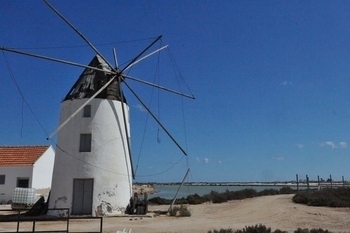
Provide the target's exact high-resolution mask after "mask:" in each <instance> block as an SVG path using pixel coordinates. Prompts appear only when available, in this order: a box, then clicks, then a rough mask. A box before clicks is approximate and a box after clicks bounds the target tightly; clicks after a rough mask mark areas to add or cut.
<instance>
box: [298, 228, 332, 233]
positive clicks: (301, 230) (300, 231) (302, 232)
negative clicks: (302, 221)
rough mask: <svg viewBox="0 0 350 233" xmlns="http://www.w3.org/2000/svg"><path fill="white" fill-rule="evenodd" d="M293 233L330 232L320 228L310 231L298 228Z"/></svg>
mask: <svg viewBox="0 0 350 233" xmlns="http://www.w3.org/2000/svg"><path fill="white" fill-rule="evenodd" d="M294 233H331V232H330V231H328V230H323V229H321V228H319V229H311V230H310V231H309V229H307V228H305V229H301V228H298V229H297V230H295V231H294Z"/></svg>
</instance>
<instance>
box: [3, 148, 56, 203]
mask: <svg viewBox="0 0 350 233" xmlns="http://www.w3.org/2000/svg"><path fill="white" fill-rule="evenodd" d="M54 160H55V152H54V150H53V148H52V147H51V146H0V203H8V202H9V201H10V200H11V198H12V193H13V191H14V189H15V188H16V187H21V188H36V189H43V188H50V187H51V179H52V171H53V164H54Z"/></svg>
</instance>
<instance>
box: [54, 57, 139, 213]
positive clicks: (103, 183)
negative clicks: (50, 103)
mask: <svg viewBox="0 0 350 233" xmlns="http://www.w3.org/2000/svg"><path fill="white" fill-rule="evenodd" d="M89 66H90V67H96V68H102V69H105V70H106V72H103V71H96V70H92V69H90V68H86V69H85V70H84V71H83V73H82V74H81V75H80V77H79V78H78V80H77V81H76V83H75V84H74V85H73V87H72V88H71V90H70V91H69V92H68V94H67V95H66V97H65V98H64V100H63V101H62V103H61V116H60V123H61V124H62V123H63V122H65V121H66V120H67V119H69V117H70V116H71V115H72V114H73V113H74V112H75V111H76V110H77V109H79V108H80V107H81V106H82V105H83V104H84V103H85V102H87V101H88V100H89V98H90V97H91V96H93V95H94V94H96V92H97V91H99V90H101V88H102V87H103V85H104V84H105V83H107V81H109V79H110V78H111V76H110V73H109V72H110V71H111V70H112V68H111V67H109V66H108V64H106V62H105V61H104V60H103V59H102V58H101V57H100V56H99V55H96V56H95V57H94V58H93V60H92V61H91V62H90V64H89ZM119 85H120V83H119V82H118V80H116V79H114V81H113V82H112V83H111V84H109V86H108V87H107V88H105V89H104V90H103V91H101V92H100V93H99V94H98V95H97V96H96V97H95V98H93V99H91V101H90V102H89V104H87V105H85V106H84V107H83V109H82V110H81V111H80V112H79V113H78V114H77V115H76V116H74V117H73V118H71V119H70V120H69V122H68V123H67V124H66V125H65V126H64V127H62V129H60V131H59V132H58V136H57V149H56V159H55V164H54V172H53V177H52V189H51V196H50V200H49V208H55V209H56V208H69V209H71V213H70V214H73V215H93V216H102V215H105V214H107V213H111V212H119V213H124V211H125V208H126V206H127V204H128V203H129V200H130V197H131V195H132V173H133V172H132V167H131V158H130V157H129V154H130V153H129V147H128V146H127V145H128V143H127V141H129V137H130V135H129V133H128V132H130V130H129V111H128V109H129V107H128V105H127V103H126V100H125V98H124V97H122V96H121V92H120V89H119ZM124 125H126V127H124ZM125 129H126V130H125ZM52 214H55V213H52ZM56 214H57V213H56Z"/></svg>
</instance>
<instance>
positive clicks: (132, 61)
mask: <svg viewBox="0 0 350 233" xmlns="http://www.w3.org/2000/svg"><path fill="white" fill-rule="evenodd" d="M161 38H162V35H160V36H158V37H157V38H156V39H155V40H154V41H153V42H152V43H151V44H150V45H148V46H147V47H146V48H145V49H144V50H142V52H141V53H139V55H137V56H136V57H135V58H134V59H132V60H131V62H129V64H128V65H127V66H125V67H124V68H123V69H122V70H121V71H120V72H121V73H123V72H124V70H126V69H127V68H128V67H129V66H130V65H131V64H133V63H134V62H135V61H137V60H138V59H139V58H140V57H141V56H142V54H144V53H145V52H146V51H147V50H148V49H149V48H151V47H152V46H153V45H154V44H155V43H156V42H157V41H158V40H160V39H161Z"/></svg>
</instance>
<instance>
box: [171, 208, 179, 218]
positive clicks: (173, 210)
mask: <svg viewBox="0 0 350 233" xmlns="http://www.w3.org/2000/svg"><path fill="white" fill-rule="evenodd" d="M178 211H179V207H177V206H174V207H173V208H170V209H169V215H170V216H173V217H174V216H176V215H177V212H178Z"/></svg>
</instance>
